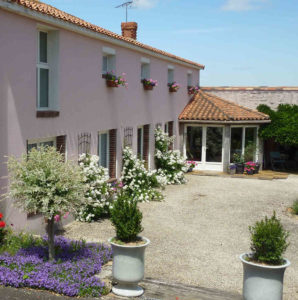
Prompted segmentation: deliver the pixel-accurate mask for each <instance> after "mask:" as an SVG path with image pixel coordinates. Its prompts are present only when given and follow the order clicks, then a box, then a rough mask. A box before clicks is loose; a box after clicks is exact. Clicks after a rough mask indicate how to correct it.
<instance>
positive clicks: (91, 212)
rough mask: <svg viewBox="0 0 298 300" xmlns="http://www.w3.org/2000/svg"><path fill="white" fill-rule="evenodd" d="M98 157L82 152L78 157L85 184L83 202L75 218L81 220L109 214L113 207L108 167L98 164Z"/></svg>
mask: <svg viewBox="0 0 298 300" xmlns="http://www.w3.org/2000/svg"><path fill="white" fill-rule="evenodd" d="M98 161H99V157H98V156H97V155H90V154H85V153H83V154H82V155H81V156H80V157H79V166H80V168H81V170H82V172H83V174H84V179H83V180H84V184H85V186H86V192H85V203H84V205H82V206H81V208H80V210H79V212H78V214H77V220H79V221H82V222H92V221H97V220H98V219H100V218H101V217H103V216H106V215H109V213H110V209H111V208H112V207H113V199H114V198H115V195H114V188H113V187H112V185H111V184H110V183H108V182H107V181H108V180H109V173H108V169H106V168H104V167H101V166H99V164H98Z"/></svg>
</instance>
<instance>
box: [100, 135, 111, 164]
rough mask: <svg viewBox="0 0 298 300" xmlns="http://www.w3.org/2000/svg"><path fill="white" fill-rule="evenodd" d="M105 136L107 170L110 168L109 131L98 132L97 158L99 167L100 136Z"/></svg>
mask: <svg viewBox="0 0 298 300" xmlns="http://www.w3.org/2000/svg"><path fill="white" fill-rule="evenodd" d="M102 134H107V167H106V168H107V169H109V167H110V135H109V130H105V131H99V132H98V156H99V161H98V163H99V165H100V166H101V155H100V154H101V135H102Z"/></svg>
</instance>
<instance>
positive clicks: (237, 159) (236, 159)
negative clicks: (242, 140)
mask: <svg viewBox="0 0 298 300" xmlns="http://www.w3.org/2000/svg"><path fill="white" fill-rule="evenodd" d="M232 162H233V163H235V164H243V163H244V157H243V156H242V155H239V154H238V153H234V154H233V158H232Z"/></svg>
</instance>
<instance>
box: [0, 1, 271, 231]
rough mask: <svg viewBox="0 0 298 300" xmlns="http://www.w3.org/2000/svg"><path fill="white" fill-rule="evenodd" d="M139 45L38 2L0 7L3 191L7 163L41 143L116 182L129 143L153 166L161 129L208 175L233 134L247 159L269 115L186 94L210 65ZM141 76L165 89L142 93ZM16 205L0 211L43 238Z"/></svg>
mask: <svg viewBox="0 0 298 300" xmlns="http://www.w3.org/2000/svg"><path fill="white" fill-rule="evenodd" d="M136 38H137V24H136V23H133V22H131V23H122V35H118V34H115V33H113V32H110V31H108V30H105V29H103V28H101V27H98V26H95V25H93V24H90V23H88V22H86V21H83V20H81V19H79V18H76V17H74V16H72V15H69V14H67V13H65V12H62V11H60V10H58V9H56V8H54V7H52V6H49V5H46V4H44V3H41V2H39V1H33V0H0V137H1V144H0V161H1V164H0V177H1V181H0V188H1V193H2V192H5V191H6V186H7V178H6V177H5V176H7V169H6V165H5V158H4V157H5V156H7V155H16V156H20V155H21V154H22V153H25V152H26V151H28V150H29V149H31V148H32V147H36V146H38V145H41V144H47V145H53V146H56V147H57V149H58V150H59V151H61V152H63V153H65V154H66V157H67V159H77V158H78V155H79V154H80V153H82V152H86V151H89V152H90V153H92V154H98V155H99V156H100V163H101V165H103V166H105V167H108V168H109V172H110V176H111V177H117V176H119V175H120V172H121V155H122V148H123V145H124V144H129V145H131V146H132V148H133V150H134V151H135V153H138V154H139V155H140V156H141V157H142V158H143V159H144V160H145V161H147V164H148V167H149V168H153V167H154V159H153V155H154V129H155V128H156V126H157V125H161V126H162V127H163V128H164V129H165V130H166V131H168V132H169V134H170V135H176V137H177V138H176V141H175V144H174V148H176V149H180V150H181V151H183V152H184V154H185V155H187V156H188V157H189V158H190V159H196V160H198V161H199V162H200V163H199V165H198V168H202V169H211V170H224V168H225V167H226V165H227V164H228V163H229V161H230V155H231V153H232V152H231V151H232V150H231V149H232V148H231V147H232V145H234V144H233V141H232V137H233V134H234V135H235V138H236V139H237V140H238V141H239V139H241V142H240V144H241V145H240V146H239V143H238V144H237V145H236V146H235V147H236V148H237V147H238V148H239V147H240V148H239V149H238V148H237V149H234V150H235V151H240V152H241V151H243V147H244V146H245V143H246V139H245V136H246V138H247V137H248V135H249V136H250V138H251V139H256V140H257V128H258V126H259V124H261V123H264V122H268V117H267V116H266V115H263V114H260V113H257V112H255V111H253V110H251V109H248V108H245V107H240V106H238V105H236V104H232V103H228V102H225V100H222V99H220V98H218V97H216V96H212V95H208V94H206V93H205V92H202V91H200V93H198V94H197V95H196V96H194V97H193V96H192V95H189V93H188V87H189V86H195V87H199V86H200V71H201V70H203V69H204V66H203V65H201V64H199V63H196V62H192V61H189V60H187V59H184V58H180V57H177V56H175V55H173V54H169V53H166V52H164V51H162V50H158V49H155V48H153V47H150V46H147V45H145V44H142V43H140V42H138V41H137V39H136ZM109 71H114V72H115V73H116V74H118V75H120V74H122V73H126V79H127V82H128V88H127V89H126V88H125V87H118V88H115V87H108V86H107V84H106V79H105V74H106V73H107V72H109ZM144 78H147V79H149V78H152V79H154V80H157V81H158V86H155V87H154V88H153V89H152V90H145V89H144V87H143V84H142V79H144ZM172 82H177V83H179V84H180V85H181V88H180V89H179V90H178V92H170V90H169V86H168V83H172ZM190 99H191V101H190ZM200 111H201V113H200ZM202 112H203V113H202ZM233 126H234V127H233ZM232 127H233V128H234V129H232ZM211 145H216V147H213V148H211ZM10 203H11V202H10V201H2V202H1V205H0V209H1V211H3V212H4V213H5V215H6V216H7V218H8V220H9V222H10V223H13V224H14V226H15V227H16V228H22V229H24V227H25V229H27V230H33V231H38V229H39V228H40V227H41V225H42V219H41V218H39V217H36V216H35V217H28V216H27V215H26V214H22V213H20V212H18V211H16V210H15V209H14V208H13V207H12V206H11V204H10Z"/></svg>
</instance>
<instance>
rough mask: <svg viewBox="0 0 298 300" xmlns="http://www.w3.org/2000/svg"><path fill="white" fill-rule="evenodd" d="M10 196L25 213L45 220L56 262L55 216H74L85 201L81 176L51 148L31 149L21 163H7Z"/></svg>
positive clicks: (77, 168)
mask: <svg viewBox="0 0 298 300" xmlns="http://www.w3.org/2000/svg"><path fill="white" fill-rule="evenodd" d="M8 170H9V177H10V192H9V196H10V197H11V198H12V199H14V205H15V206H16V207H18V208H21V209H23V210H24V211H26V212H27V213H34V214H37V213H40V214H42V215H43V216H44V217H45V218H46V219H47V227H46V229H47V233H48V236H49V239H48V246H49V259H50V260H53V259H54V258H55V251H54V222H55V218H54V217H55V216H57V215H58V216H61V215H65V214H66V213H67V212H70V211H72V212H74V213H75V212H76V211H77V210H78V208H79V207H80V206H81V205H82V203H83V201H84V190H85V186H84V184H83V178H82V172H81V170H80V169H79V167H78V166H77V165H75V164H74V163H72V162H71V161H67V162H64V157H63V155H62V154H60V153H59V152H57V150H56V149H55V148H54V147H40V148H39V149H32V150H31V151H30V152H29V153H28V155H25V154H24V155H23V156H22V157H21V159H17V158H15V157H10V158H9V160H8Z"/></svg>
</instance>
